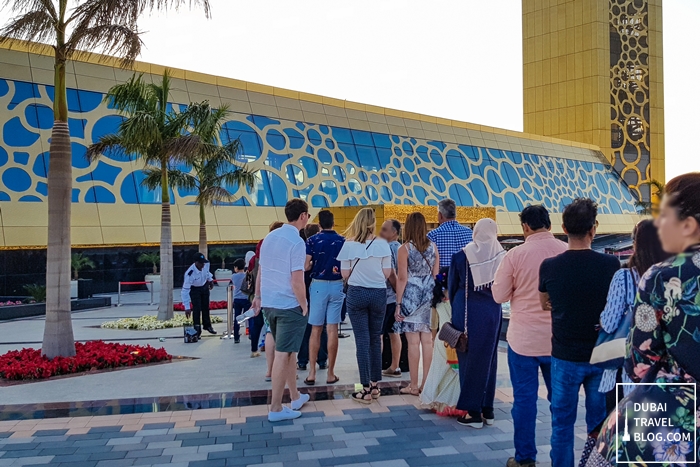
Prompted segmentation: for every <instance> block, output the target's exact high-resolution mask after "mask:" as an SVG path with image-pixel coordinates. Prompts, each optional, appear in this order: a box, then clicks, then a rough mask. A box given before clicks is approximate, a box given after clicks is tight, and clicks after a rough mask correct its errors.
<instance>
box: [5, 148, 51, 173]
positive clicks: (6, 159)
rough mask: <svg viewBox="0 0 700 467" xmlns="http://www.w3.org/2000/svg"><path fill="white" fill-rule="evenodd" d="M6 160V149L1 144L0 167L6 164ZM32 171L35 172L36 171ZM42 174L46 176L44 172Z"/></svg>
mask: <svg viewBox="0 0 700 467" xmlns="http://www.w3.org/2000/svg"><path fill="white" fill-rule="evenodd" d="M47 154H48V153H47ZM8 160H9V158H8V156H7V151H5V149H4V148H3V147H2V146H0V167H2V166H3V165H5V164H7V161H8ZM34 173H36V171H35V172H34ZM43 176H44V177H46V174H44V175H43Z"/></svg>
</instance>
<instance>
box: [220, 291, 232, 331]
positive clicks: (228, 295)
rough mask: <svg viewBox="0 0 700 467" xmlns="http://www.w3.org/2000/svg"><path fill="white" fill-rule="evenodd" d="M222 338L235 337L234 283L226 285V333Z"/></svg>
mask: <svg viewBox="0 0 700 467" xmlns="http://www.w3.org/2000/svg"><path fill="white" fill-rule="evenodd" d="M221 339H233V283H231V284H229V285H228V286H226V334H224V335H223V336H221Z"/></svg>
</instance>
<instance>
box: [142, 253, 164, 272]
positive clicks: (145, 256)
mask: <svg viewBox="0 0 700 467" xmlns="http://www.w3.org/2000/svg"><path fill="white" fill-rule="evenodd" d="M136 261H137V262H138V263H145V264H150V265H151V267H152V268H153V275H156V274H158V265H159V264H160V253H158V252H157V251H154V252H152V253H141V255H139V257H138V258H137V259H136Z"/></svg>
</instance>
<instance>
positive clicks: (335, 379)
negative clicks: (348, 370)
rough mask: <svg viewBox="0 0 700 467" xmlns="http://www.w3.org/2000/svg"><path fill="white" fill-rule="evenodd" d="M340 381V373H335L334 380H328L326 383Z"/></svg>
mask: <svg viewBox="0 0 700 467" xmlns="http://www.w3.org/2000/svg"><path fill="white" fill-rule="evenodd" d="M338 381H340V378H339V377H338V375H335V377H334V378H333V379H332V380H330V381H326V384H335V383H337V382H338Z"/></svg>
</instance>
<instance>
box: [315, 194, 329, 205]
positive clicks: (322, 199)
mask: <svg viewBox="0 0 700 467" xmlns="http://www.w3.org/2000/svg"><path fill="white" fill-rule="evenodd" d="M328 206H329V204H328V200H327V199H326V197H325V196H322V195H314V196H313V197H312V198H311V207H314V208H327V207H328Z"/></svg>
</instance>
